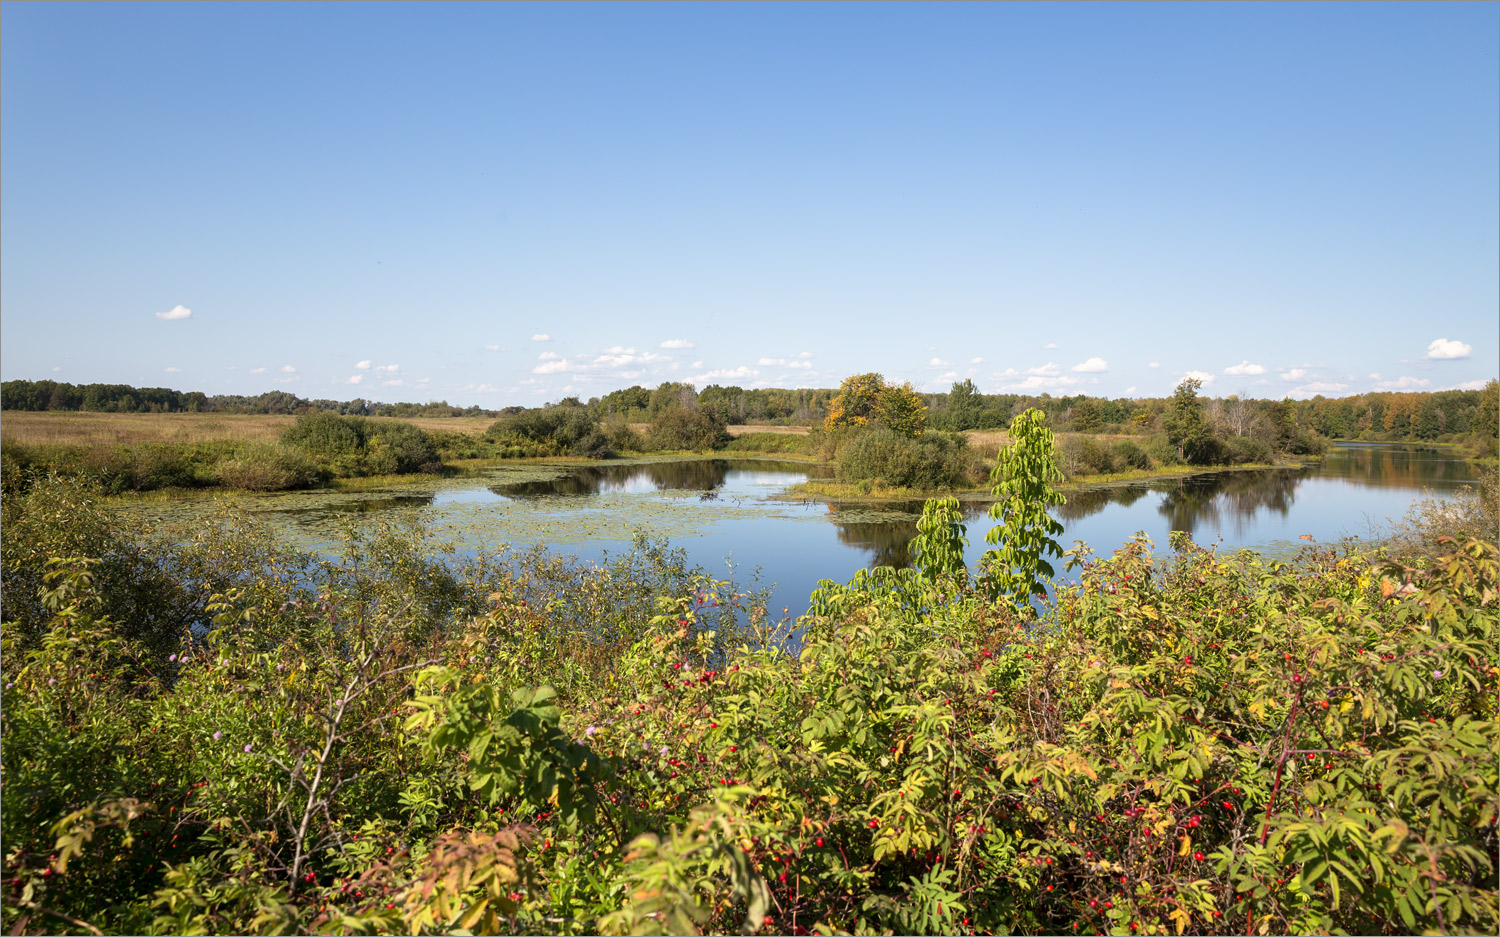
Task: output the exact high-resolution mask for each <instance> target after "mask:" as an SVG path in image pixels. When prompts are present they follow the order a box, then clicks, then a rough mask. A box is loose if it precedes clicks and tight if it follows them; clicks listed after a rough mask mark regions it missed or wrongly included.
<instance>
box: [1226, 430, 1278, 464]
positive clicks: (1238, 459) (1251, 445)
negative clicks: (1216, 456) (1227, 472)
mask: <svg viewBox="0 0 1500 937" xmlns="http://www.w3.org/2000/svg"><path fill="white" fill-rule="evenodd" d="M1224 449H1225V454H1224V459H1225V461H1226V462H1228V463H1229V464H1230V465H1242V464H1245V463H1249V462H1256V463H1264V462H1272V461H1274V460H1275V458H1276V454H1275V453H1274V452H1272V451H1271V444H1270V443H1268V442H1266V441H1265V440H1264V439H1256V438H1255V437H1253V436H1231V437H1229V438H1228V439H1227V440H1225V441H1224Z"/></svg>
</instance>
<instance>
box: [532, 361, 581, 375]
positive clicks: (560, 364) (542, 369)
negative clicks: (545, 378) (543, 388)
mask: <svg viewBox="0 0 1500 937" xmlns="http://www.w3.org/2000/svg"><path fill="white" fill-rule="evenodd" d="M570 370H572V369H571V368H569V367H568V363H567V362H566V361H564V360H562V359H561V358H559V359H557V360H555V361H543V362H542V363H541V364H539V365H537V366H536V367H534V368H532V369H531V373H532V374H561V373H562V372H564V371H570Z"/></svg>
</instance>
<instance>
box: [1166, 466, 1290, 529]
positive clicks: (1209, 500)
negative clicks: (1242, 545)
mask: <svg viewBox="0 0 1500 937" xmlns="http://www.w3.org/2000/svg"><path fill="white" fill-rule="evenodd" d="M1311 474H1312V472H1311V471H1310V470H1308V469H1301V470H1291V471H1275V472H1224V473H1221V474H1215V475H1195V476H1192V477H1190V478H1184V479H1183V480H1182V481H1181V482H1179V483H1178V484H1177V486H1176V487H1175V488H1174V489H1172V490H1171V491H1169V492H1167V496H1166V497H1165V498H1163V499H1162V502H1161V504H1160V505H1159V506H1158V507H1157V510H1158V511H1160V512H1161V513H1162V515H1163V516H1165V517H1166V518H1167V524H1168V527H1169V529H1171V530H1181V531H1184V532H1186V533H1189V534H1191V533H1193V532H1194V531H1195V530H1196V529H1197V528H1198V525H1200V524H1202V523H1205V522H1207V523H1209V524H1211V525H1212V526H1214V527H1218V528H1220V529H1222V528H1223V527H1224V526H1225V523H1224V522H1225V520H1226V519H1229V518H1233V519H1234V522H1235V531H1236V533H1238V534H1243V533H1244V527H1245V524H1246V522H1248V521H1249V520H1250V519H1251V518H1253V517H1254V516H1255V515H1256V514H1257V513H1258V512H1261V511H1274V512H1275V513H1277V514H1280V515H1282V516H1283V517H1285V516H1286V514H1287V512H1288V511H1290V510H1291V507H1292V502H1293V501H1294V500H1296V495H1295V492H1296V490H1297V485H1298V483H1300V482H1301V481H1302V479H1304V478H1307V477H1308V476H1309V475H1311Z"/></svg>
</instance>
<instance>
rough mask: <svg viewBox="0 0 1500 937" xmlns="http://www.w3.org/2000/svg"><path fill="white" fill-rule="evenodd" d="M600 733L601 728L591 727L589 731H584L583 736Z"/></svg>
mask: <svg viewBox="0 0 1500 937" xmlns="http://www.w3.org/2000/svg"><path fill="white" fill-rule="evenodd" d="M598 731H599V728H598V727H597V726H589V727H588V728H587V729H584V730H583V734H584V735H593V734H594V733H595V732H598Z"/></svg>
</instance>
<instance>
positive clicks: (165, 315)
mask: <svg viewBox="0 0 1500 937" xmlns="http://www.w3.org/2000/svg"><path fill="white" fill-rule="evenodd" d="M192 314H193V310H191V309H189V308H188V307H186V306H173V307H172V308H171V309H168V310H167V311H166V312H158V313H157V314H156V317H157V318H158V319H164V320H166V321H167V322H175V321H177V320H178V319H186V318H187V317H188V316H190V315H192Z"/></svg>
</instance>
